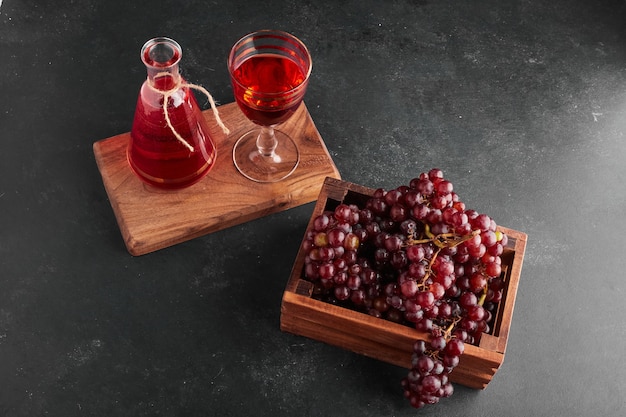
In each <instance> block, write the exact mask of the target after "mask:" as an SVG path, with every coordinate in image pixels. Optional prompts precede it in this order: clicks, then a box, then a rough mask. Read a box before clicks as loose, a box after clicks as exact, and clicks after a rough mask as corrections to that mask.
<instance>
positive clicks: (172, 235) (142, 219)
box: [93, 103, 340, 256]
mask: <svg viewBox="0 0 626 417" xmlns="http://www.w3.org/2000/svg"><path fill="white" fill-rule="evenodd" d="M218 110H219V113H220V117H221V118H222V120H223V121H224V123H225V124H226V126H227V127H228V128H229V129H230V134H229V135H228V136H226V135H225V134H224V133H223V132H222V130H221V129H220V128H219V127H218V126H217V124H216V123H215V118H214V116H213V112H212V111H211V110H206V111H204V112H203V115H204V117H205V118H206V119H207V121H208V124H209V126H210V129H211V131H210V134H211V137H212V138H213V140H214V142H215V145H216V147H217V161H216V164H215V166H213V168H212V169H211V171H210V172H209V173H208V175H207V176H206V177H204V178H203V179H202V180H201V181H199V182H198V183H196V184H194V185H192V186H191V187H188V188H185V189H182V190H176V191H169V190H161V189H157V188H154V187H151V186H149V185H146V184H144V183H143V182H142V181H141V180H139V178H138V177H137V176H135V174H134V173H133V172H132V170H131V169H130V167H129V165H128V161H127V159H126V147H127V145H128V142H129V140H130V133H124V134H121V135H117V136H113V137H110V138H108V139H103V140H100V141H98V142H95V143H94V145H93V151H94V154H95V158H96V163H97V164H98V169H99V170H100V174H101V176H102V181H103V183H104V188H105V189H106V192H107V195H108V197H109V200H110V202H111V206H112V208H113V212H114V214H115V217H116V219H117V223H118V225H119V228H120V231H121V233H122V237H123V238H124V242H125V245H126V248H127V249H128V251H129V252H130V253H131V254H132V255H135V256H138V255H143V254H146V253H149V252H153V251H156V250H159V249H162V248H165V247H168V246H172V245H175V244H177V243H180V242H184V241H187V240H190V239H193V238H196V237H199V236H203V235H206V234H208V233H212V232H215V231H218V230H222V229H225V228H228V227H231V226H234V225H237V224H240V223H244V222H247V221H250V220H253V219H257V218H259V217H262V216H266V215H269V214H272V213H277V212H280V211H283V210H287V209H289V208H292V207H296V206H299V205H302V204H306V203H309V202H311V201H314V200H316V199H317V197H318V194H319V192H320V190H321V188H322V186H323V184H324V179H325V178H326V177H332V178H337V179H340V176H339V171H338V170H337V167H336V166H335V164H334V162H333V160H332V158H331V157H330V155H329V153H328V149H327V148H326V145H325V144H324V141H323V140H322V138H321V136H320V134H319V132H318V130H317V128H316V127H315V124H314V123H313V120H312V118H311V115H310V114H309V112H308V110H307V108H306V106H305V104H304V103H302V105H301V106H300V108H299V109H298V110H297V111H296V113H295V114H294V115H293V116H292V117H291V119H289V120H288V121H287V122H286V123H285V124H284V125H283V126H281V127H280V129H281V130H283V131H285V132H286V133H288V134H289V135H291V137H292V138H293V139H294V141H295V142H296V144H297V146H298V147H299V150H300V163H299V164H298V167H297V168H296V170H295V171H294V172H293V173H292V174H291V176H289V177H287V178H286V179H285V180H282V181H279V182H276V183H257V182H253V181H251V180H249V179H247V178H245V177H244V176H243V175H241V174H240V173H239V172H238V171H237V169H236V168H235V165H234V163H233V161H232V149H233V145H234V143H235V142H236V140H237V139H238V138H239V137H240V136H241V135H242V134H243V133H245V132H246V131H247V130H249V129H250V128H252V127H254V125H253V124H252V123H251V122H250V121H249V120H248V119H246V117H245V116H244V115H243V113H242V112H241V111H240V110H239V108H238V106H237V104H236V103H230V104H225V105H223V106H219V107H218Z"/></svg>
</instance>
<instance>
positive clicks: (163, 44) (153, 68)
mask: <svg viewBox="0 0 626 417" xmlns="http://www.w3.org/2000/svg"><path fill="white" fill-rule="evenodd" d="M182 55H183V51H182V48H181V47H180V45H179V44H178V43H177V42H176V41H175V40H173V39H170V38H165V37H159V38H154V39H150V40H149V41H148V42H146V43H145V44H144V46H143V48H141V60H142V61H143V63H144V64H145V65H146V70H147V72H148V83H149V84H150V85H151V86H152V87H153V88H155V89H157V90H161V91H169V90H172V89H174V88H176V86H178V85H179V84H180V82H181V77H180V73H179V69H178V64H179V62H180V59H181V57H182Z"/></svg>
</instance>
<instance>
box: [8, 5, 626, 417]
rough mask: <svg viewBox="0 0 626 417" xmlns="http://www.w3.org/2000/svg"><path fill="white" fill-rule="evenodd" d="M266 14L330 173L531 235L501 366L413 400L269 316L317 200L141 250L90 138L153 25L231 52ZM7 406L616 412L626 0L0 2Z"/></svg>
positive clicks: (82, 411) (297, 412) (264, 23)
mask: <svg viewBox="0 0 626 417" xmlns="http://www.w3.org/2000/svg"><path fill="white" fill-rule="evenodd" d="M260 28H278V29H283V30H287V31H290V32H292V33H294V34H296V35H297V36H299V37H300V38H301V39H302V40H303V41H304V42H305V43H306V44H307V45H308V46H309V48H310V50H311V52H312V55H313V58H314V70H313V75H312V79H311V83H310V87H309V91H308V93H307V96H306V99H305V100H306V102H307V105H308V108H309V111H310V112H311V114H312V116H313V119H314V121H315V123H316V125H317V127H318V129H319V131H320V133H321V135H322V137H323V138H324V140H325V142H326V144H327V146H328V148H329V151H330V153H331V155H332V157H333V159H334V161H335V162H336V165H337V167H338V169H339V171H340V172H341V175H342V177H343V179H345V180H348V181H352V182H356V183H359V184H362V185H366V186H369V187H387V188H389V187H395V186H397V185H400V184H404V183H407V182H408V181H409V180H410V179H411V178H412V177H414V176H416V175H417V174H419V173H420V172H422V171H425V170H428V169H430V168H432V167H439V168H441V169H443V170H444V172H445V174H446V177H448V178H449V179H450V180H451V181H452V182H453V183H454V185H455V188H456V190H457V191H458V192H459V194H460V195H461V197H462V198H463V199H464V200H465V201H466V203H467V205H468V206H469V207H471V208H475V209H477V210H479V211H481V212H485V213H488V214H490V215H491V216H492V217H493V218H494V219H496V221H497V222H498V223H499V224H502V225H504V226H508V227H511V228H514V229H517V230H521V231H524V232H526V233H528V235H529V241H528V242H529V243H528V248H527V253H526V258H525V262H524V267H523V271H522V277H521V281H520V287H519V292H518V298H517V303H516V308H515V314H514V318H513V324H512V328H511V334H510V338H509V345H508V350H507V354H506V358H505V361H504V365H503V366H502V368H501V369H500V371H499V372H498V373H497V374H496V376H495V377H494V379H493V381H492V383H491V384H490V385H489V386H488V387H487V389H486V390H484V391H474V390H471V389H468V388H464V387H461V386H457V387H456V392H455V394H454V396H453V397H452V398H451V399H448V400H444V401H443V402H442V403H441V404H440V405H438V406H436V407H431V408H427V409H424V410H421V411H415V410H413V409H411V408H410V406H409V404H408V402H406V401H405V400H404V399H403V398H402V396H401V393H400V388H399V381H400V379H401V378H402V377H403V376H404V375H405V371H404V370H403V369H400V368H396V367H393V366H391V365H387V364H384V363H380V362H377V361H375V360H371V359H368V358H365V357H361V356H358V355H355V354H352V353H350V352H346V351H343V350H340V349H337V348H334V347H331V346H327V345H325V344H322V343H319V342H316V341H313V340H309V339H305V338H301V337H296V336H292V335H289V334H284V333H281V332H280V330H279V314H280V301H281V296H282V292H283V289H284V286H285V284H286V282H287V278H288V276H289V273H290V268H291V265H292V262H293V260H294V257H295V254H296V251H297V248H298V245H299V242H300V240H301V238H302V235H303V233H304V229H305V226H306V223H307V221H308V218H309V216H310V214H311V211H312V205H311V204H307V205H305V206H302V207H299V208H296V209H292V210H289V211H286V212H283V213H280V214H276V215H272V216H269V217H266V218H262V219H259V220H256V221H253V222H250V223H247V224H243V225H240V226H237V227H233V228H231V229H227V230H224V231H221V232H219V233H215V234H212V235H209V236H206V237H202V238H198V239H195V240H193V241H190V242H187V243H183V244H180V245H177V246H175V247H172V248H168V249H164V250H161V251H159V252H156V253H153V254H149V255H146V256H142V257H138V258H133V257H131V256H130V255H129V254H128V253H127V252H126V250H125V247H124V245H123V242H122V239H121V236H120V233H119V229H118V227H117V224H116V222H115V218H114V215H113V212H112V210H111V206H110V204H109V202H108V200H107V196H106V193H105V191H104V188H103V185H102V181H101V178H100V175H99V172H98V170H97V167H96V164H95V161H94V157H93V152H92V144H93V142H95V141H97V140H100V139H104V138H107V137H109V136H113V135H116V134H119V133H123V132H126V131H128V130H130V125H131V121H132V117H133V111H134V107H135V103H136V99H137V93H138V89H139V86H140V84H141V83H142V82H143V80H144V78H145V75H146V74H145V69H144V67H143V64H142V63H141V61H140V59H139V49H140V48H141V45H142V44H143V43H144V42H145V41H146V40H147V39H149V38H151V37H154V36H158V35H166V36H170V37H172V38H174V39H176V40H177V41H178V42H179V43H181V45H182V46H183V49H184V56H183V61H182V63H181V66H182V69H183V73H184V74H185V75H186V77H187V78H188V79H189V80H190V81H191V82H195V83H200V84H202V85H204V86H205V87H206V88H208V89H209V90H210V91H211V92H212V93H213V94H214V96H215V98H216V99H217V100H218V101H219V102H220V103H228V102H231V101H233V98H232V91H231V88H230V85H229V81H228V75H227V70H226V67H225V60H226V56H227V54H228V51H229V48H230V46H231V45H232V44H233V43H234V42H235V41H236V40H237V39H238V38H239V37H240V36H242V35H244V34H245V33H247V32H250V31H252V30H255V29H260ZM0 97H1V100H0V415H2V416H7V417H16V416H44V415H45V416H65V417H68V416H177V417H182V416H253V415H254V416H412V415H425V416H426V415H432V416H434V415H437V416H439V415H446V416H520V417H522V416H524V417H527V416H552V417H554V416H585V417H588V416H591V415H593V416H623V415H624V414H625V410H626V402H625V401H626V400H625V398H626V370H625V367H624V362H625V360H624V359H625V353H624V351H625V350H626V330H624V328H625V327H624V325H623V320H624V315H625V313H626V308H625V307H624V295H625V291H626V284H624V275H625V271H626V256H624V244H623V243H624V233H625V232H626V220H625V219H626V186H625V184H624V182H625V180H626V167H625V165H626V164H625V162H626V142H625V141H626V138H625V134H626V4H625V2H624V1H621V0H620V1H618V0H598V1H582V0H570V1H566V0H549V1H547V0H544V1H539V0H483V1H477V0H467V1H465V0H464V1H461V0H458V1H451V0H440V1H436V0H431V1H426V0H422V1H419V0H396V1H373V0H365V1H363V0H359V1H345V2H339V1H334V0H333V1H324V0H322V1H286V2H281V1H263V2H260V1H251V0H248V1H190V0H187V1H184V2H183V1H159V0H154V1H117V0H115V1H112V0H110V1H54V2H52V1H47V2H43V1H36V0H30V1H29V0H4V1H3V2H2V5H1V6H0Z"/></svg>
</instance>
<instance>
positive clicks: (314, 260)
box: [303, 168, 508, 408]
mask: <svg viewBox="0 0 626 417" xmlns="http://www.w3.org/2000/svg"><path fill="white" fill-rule="evenodd" d="M507 241H508V238H507V236H506V234H504V233H502V232H500V231H499V230H497V228H496V223H495V221H494V220H493V219H492V218H491V217H489V216H488V215H486V214H481V213H479V212H477V211H475V210H471V209H468V208H466V207H465V203H463V202H462V201H461V200H460V198H459V196H458V195H457V194H456V192H455V191H454V189H453V185H452V183H451V182H450V181H448V180H446V179H445V178H444V175H443V172H442V171H441V170H440V169H437V168H433V169H431V170H430V171H428V172H423V173H421V174H420V175H419V176H418V177H416V178H413V179H412V180H411V181H410V182H409V184H408V185H401V186H399V187H397V188H395V189H391V190H384V189H377V190H375V192H374V193H373V195H372V196H371V197H370V198H369V199H368V200H367V201H366V202H365V204H364V205H363V207H359V206H357V205H356V204H346V203H343V202H342V203H339V204H338V205H337V206H336V207H335V208H334V209H332V210H330V209H329V210H325V211H324V212H323V213H322V214H320V215H318V216H317V217H315V218H314V219H313V222H312V227H311V228H310V230H308V231H307V233H306V236H305V239H304V242H303V249H304V252H305V263H304V272H303V273H304V277H305V278H306V279H307V280H309V281H311V282H312V283H313V284H314V286H313V297H315V298H316V299H319V300H323V301H325V302H329V303H332V304H336V305H340V306H342V307H346V308H351V309H354V310H357V311H361V312H364V313H367V314H370V315H372V316H374V317H378V318H383V319H386V320H389V321H392V322H396V323H401V324H404V325H408V326H412V327H414V328H415V329H417V330H419V331H421V332H425V333H427V334H428V340H417V341H416V342H415V343H414V345H413V354H412V358H411V367H410V369H409V372H408V374H407V376H406V377H405V378H403V379H402V381H401V387H402V391H403V394H404V396H405V397H406V398H407V399H408V401H409V402H410V404H411V405H412V406H413V407H415V408H421V407H424V406H425V405H427V404H436V403H438V402H439V399H440V398H446V397H449V396H450V395H452V393H453V391H454V389H453V386H452V384H451V382H450V380H449V375H450V373H451V372H452V371H453V370H454V368H455V367H456V366H457V365H458V364H459V361H460V357H461V355H462V354H463V352H464V349H465V344H466V343H468V344H477V343H478V342H479V340H480V337H481V335H482V334H483V333H489V331H490V326H491V325H492V321H493V317H494V315H495V309H496V307H497V305H498V303H499V302H500V300H501V299H502V296H503V287H504V283H503V279H502V277H501V272H502V268H501V264H502V262H501V257H500V255H501V254H502V253H503V249H504V247H505V246H506V244H507Z"/></svg>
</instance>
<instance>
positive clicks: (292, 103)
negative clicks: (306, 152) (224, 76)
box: [228, 30, 312, 182]
mask: <svg viewBox="0 0 626 417" xmlns="http://www.w3.org/2000/svg"><path fill="white" fill-rule="evenodd" d="M311 68H312V63H311V55H310V53H309V51H308V49H307V48H306V46H305V45H304V44H303V43H302V42H301V41H300V40H299V39H298V38H296V37H295V36H293V35H291V34H289V33H287V32H283V31H279V30H261V31H257V32H253V33H250V34H248V35H246V36H244V37H243V38H241V39H240V40H239V41H237V43H235V45H234V46H233V47H232V49H231V51H230V54H229V57H228V70H229V74H230V79H231V84H232V87H233V93H234V96H235V101H236V102H237V104H238V105H239V108H240V109H241V111H242V112H243V114H244V115H245V116H246V117H247V118H248V119H249V120H250V121H252V122H253V123H254V124H256V125H257V126H258V127H256V128H255V129H252V130H251V131H248V132H246V133H244V134H243V135H242V136H241V137H240V138H239V139H238V140H237V142H236V143H235V146H234V147H233V161H234V163H235V166H236V167H237V169H238V170H239V172H240V173H241V174H243V175H244V176H245V177H247V178H249V179H251V180H253V181H257V182H276V181H280V180H282V179H284V178H286V177H287V176H289V175H290V174H291V173H292V172H293V171H294V170H295V169H296V167H297V165H298V162H299V160H300V154H299V151H298V147H297V145H296V143H295V142H294V140H293V139H292V138H291V137H289V135H288V134H287V133H285V132H283V131H281V130H279V129H275V127H276V126H277V125H279V124H281V123H283V122H285V121H286V120H288V119H289V118H290V117H291V116H292V115H293V113H294V112H295V111H296V110H297V109H298V107H299V106H300V104H301V102H302V99H303V98H304V95H305V93H306V88H307V85H308V81H309V76H310V74H311Z"/></svg>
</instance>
